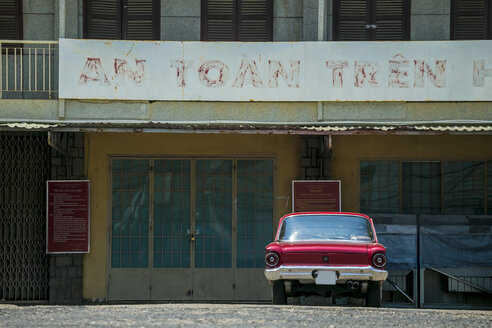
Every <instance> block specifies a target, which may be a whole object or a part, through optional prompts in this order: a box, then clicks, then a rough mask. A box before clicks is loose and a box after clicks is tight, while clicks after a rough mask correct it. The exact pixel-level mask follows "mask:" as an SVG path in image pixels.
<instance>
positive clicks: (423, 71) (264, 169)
mask: <svg viewBox="0 0 492 328" xmlns="http://www.w3.org/2000/svg"><path fill="white" fill-rule="evenodd" d="M491 38H492V4H491V3H490V2H489V1H487V0H483V1H473V2H469V1H464V0H435V1H424V0H412V1H410V0H391V1H390V0H386V1H385V0H333V1H331V0H321V1H319V0H304V1H301V0H237V1H234V0H186V1H172V0H141V1H136V0H104V1H103V0H87V1H82V0H57V1H40V0H22V1H21V0H3V1H0V42H1V49H2V51H1V53H0V58H1V65H0V73H1V74H0V76H1V80H0V81H1V83H0V87H1V88H0V129H1V131H0V142H1V143H0V149H1V153H0V168H1V172H0V175H1V177H0V181H2V182H1V192H0V197H1V199H0V210H1V212H0V213H1V214H0V215H1V216H0V220H1V221H0V243H1V244H2V248H1V249H0V251H1V253H0V263H1V264H0V268H1V277H0V293H1V295H0V299H4V300H6V301H12V302H19V301H30V302H34V301H43V302H51V303H74V302H75V303H76V302H82V301H91V302H102V301H134V300H144V301H150V300H157V301H159V300H189V301H202V300H231V301H267V300H269V299H271V294H270V293H271V291H270V287H269V285H268V283H267V281H266V279H265V278H264V276H263V269H264V247H265V246H266V245H267V244H268V243H269V242H270V241H272V240H273V233H274V231H275V230H276V224H277V223H278V220H279V218H280V217H281V216H282V215H284V214H286V213H289V212H290V211H292V205H291V204H292V190H291V186H292V180H340V181H341V185H342V187H341V203H342V205H341V206H342V210H343V211H353V212H362V213H366V214H369V215H371V216H372V217H373V218H374V220H375V224H376V230H377V231H378V234H379V236H380V239H381V241H383V243H385V244H386V246H388V256H389V260H388V261H389V267H388V268H389V270H390V280H391V281H392V282H393V283H394V284H391V283H386V284H385V286H384V296H383V301H386V302H394V303H399V304H405V305H408V306H437V305H439V306H441V305H445V306H451V305H452V306H456V305H466V306H473V305H477V306H490V304H492V298H491V294H490V291H491V290H492V286H491V285H492V278H491V276H492V264H491V262H490V260H489V259H490V255H492V254H491V252H492V251H491V249H492V247H491V246H492V241H491V240H492V238H490V237H491V234H492V231H491V227H492V216H491V215H492V163H491V159H492V147H491V145H492V107H491V106H492V105H491V104H492V103H491V101H492V99H491V98H490V96H488V95H489V94H492V73H491V69H492V60H491V58H490V55H488V53H489V52H490V51H489V50H490V49H491V47H492V45H491V42H492V41H489V40H490V39H491ZM120 40H122V41H120ZM142 40H144V41H150V42H140V41H142ZM463 40H466V41H467V42H466V43H462V42H463ZM152 41H159V42H152ZM160 41H163V42H160ZM166 41H173V42H166ZM182 41H186V42H182ZM188 41H189V42H188ZM215 41H228V42H232V43H220V44H218V43H215ZM341 41H347V42H349V43H341ZM368 41H394V42H368ZM416 41H425V42H416ZM214 47H216V48H217V49H218V50H216V51H215V52H214V50H213V48H214ZM344 47H345V48H346V49H348V50H343V48H344ZM122 49H124V50H125V51H122ZM132 49H133V50H132ZM235 49H239V50H235ZM439 49H444V50H442V51H441V50H439ZM400 50H401V52H398V51H400ZM131 51H133V53H134V54H135V55H132V54H131ZM487 51H488V52H487ZM174 52H175V53H177V54H178V57H172V54H174ZM258 54H259V55H262V54H265V56H264V57H261V56H259V55H258ZM327 54H337V56H338V57H332V58H329V56H327ZM409 54H410V55H409ZM460 54H463V55H460ZM78 56H79V57H80V58H83V60H82V61H80V58H79V57H78ZM132 56H133V57H132ZM142 56H146V57H145V58H147V59H146V61H145V62H142V61H141V60H142V58H143V57H142ZM152 56H154V57H155V58H157V59H155V60H154V59H151V58H154V57H152ZM159 56H160V57H159ZM169 56H170V57H169ZM179 56H182V57H179ZM187 56H188V57H187ZM214 56H216V57H217V58H219V59H220V60H218V61H219V62H218V61H214V62H213V63H212V60H215V59H217V58H215V57H214ZM295 56H299V58H301V59H299V60H298V58H297V57H295ZM446 56H449V59H446V58H448V57H446ZM453 56H462V57H459V58H469V61H466V60H462V59H458V60H457V61H454V60H455V59H454V58H455V57H453ZM108 58H109V60H108ZM159 58H161V59H162V61H161V63H159V60H158V59H159ZM221 58H222V59H221ZM245 58H246V59H245ZM248 58H263V59H258V60H256V59H255V60H256V61H255V60H253V61H248V60H249V59H248ZM443 58H444V59H443ZM456 58H458V57H456ZM277 59H278V60H277ZM318 59H319V60H321V63H322V64H323V65H322V67H318V66H313V67H314V68H312V69H310V70H306V71H304V70H303V69H304V66H303V65H304V64H305V63H314V62H315V61H316V60H318ZM342 59H344V60H346V61H347V63H346V66H344V65H345V64H344V60H342ZM98 60H99V61H98ZM139 60H140V61H139ZM188 60H189V61H191V62H192V64H190V66H188V62H189V61H188ZM261 60H263V62H262V61H261ZM377 60H381V61H382V63H381V64H377V65H376V64H374V61H377ZM229 61H230V62H231V63H233V64H230V63H229ZM253 63H254V64H253ZM368 63H369V64H368ZM395 63H398V64H395ZM256 64H258V67H256V66H255V65H256ZM400 64H401V65H407V66H404V67H406V68H407V69H406V70H405V69H402V70H401V71H398V69H396V71H397V72H399V73H395V69H394V67H395V66H391V65H400ZM207 65H208V66H207ZM275 65H277V66H275ZM282 65H283V66H282ZM337 65H338V66H337ZM340 65H342V66H340ZM378 65H380V66H381V67H383V68H382V70H384V69H385V68H387V67H389V73H386V74H387V77H386V78H385V79H383V80H377V78H376V76H378V75H377V72H379V70H380V68H381V67H380V66H378ZM143 67H145V69H144V68H143ZM272 67H273V68H272ZM375 67H376V68H375ZM398 67H401V66H398ZM321 69H324V70H326V71H325V72H324V74H325V75H324V77H325V78H326V79H327V80H323V79H322V78H321V77H319V76H318V75H319V74H318V71H319V70H321ZM344 70H346V71H344ZM161 71H163V72H173V73H174V75H173V76H172V79H171V78H169V81H171V82H172V83H174V86H173V88H175V89H176V90H174V89H172V87H171V86H172V85H171V84H170V83H171V82H169V83H168V80H166V79H165V78H164V75H163V74H161V73H160V72H161ZM143 72H145V74H146V75H145V76H146V77H148V76H149V75H150V78H151V79H156V80H151V82H152V83H150V82H149V83H148V84H145V85H144V87H142V84H139V83H141V82H142V81H143V76H144V75H143V74H144V73H143ZM186 72H188V73H186ZM272 72H273V73H272ZM296 72H298V75H296V74H297V73H296ZM344 72H345V73H344ZM347 72H348V73H347ZM392 72H393V73H392ZM226 73H227V74H228V75H227V78H228V79H226V77H225V76H226ZM257 73H258V74H259V75H258V76H261V78H258V79H256V78H255V76H256V75H255V74H257ZM338 73H339V74H338ZM185 74H188V75H185ZM275 74H276V75H275ZM337 74H338V75H337ZM379 74H381V73H379ZM391 74H393V75H391ZM395 74H396V75H395ZM399 75H401V76H399ZM185 76H186V78H185ZM272 76H273V77H275V76H276V80H275V79H274V78H272ZM267 77H269V78H267ZM120 78H121V79H122V80H118V79H120ZM161 78H162V81H163V82H162V81H161ZM166 78H167V77H166ZM118 81H119V82H118ZM155 81H157V83H153V82H155ZM357 81H359V82H360V83H362V85H360V86H358V85H357ZM381 81H383V82H381ZM160 82H162V83H163V85H164V86H165V87H163V88H159V83H160ZM118 83H120V84H118ZM207 83H209V84H211V85H208V86H206V85H205V84H207ZM236 83H237V85H240V84H241V83H246V84H249V85H247V86H246V87H244V88H242V87H236V86H235V84H236ZM255 83H257V84H258V85H256V84H255ZM343 83H345V84H346V85H345V89H343V88H342V86H343ZM374 83H379V85H378V86H375V85H374ZM260 84H261V85H262V87H264V88H263V89H262V88H260V87H259V85H260ZM325 84H327V86H326V88H325V89H322V88H321V87H325ZM395 85H396V86H395ZM241 86H242V84H241ZM305 86H308V87H305ZM406 87H408V90H409V91H408V92H406V91H405V90H407V89H405V88H406ZM207 88H208V89H207ZM303 88H304V89H303ZM319 88H321V89H319ZM403 89H405V90H403ZM169 90H174V91H169ZM203 90H209V91H203ZM210 90H211V91H210ZM258 90H260V91H258ZM320 90H321V91H320ZM323 90H326V91H323ZM402 90H403V91H402ZM168 92H169V94H168ZM72 179H73V180H89V181H90V252H89V253H87V254H57V255H54V254H50V255H47V254H46V248H45V245H46V235H45V228H46V181H47V180H72Z"/></svg>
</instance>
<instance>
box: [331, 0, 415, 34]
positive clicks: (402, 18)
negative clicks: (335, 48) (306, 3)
mask: <svg viewBox="0 0 492 328" xmlns="http://www.w3.org/2000/svg"><path fill="white" fill-rule="evenodd" d="M409 16H410V0H334V20H333V24H334V26H333V30H334V39H335V40H338V41H363V40H381V41H383V40H409V39H410V19H409Z"/></svg>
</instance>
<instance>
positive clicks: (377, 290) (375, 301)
mask: <svg viewBox="0 0 492 328" xmlns="http://www.w3.org/2000/svg"><path fill="white" fill-rule="evenodd" d="M382 296H383V286H382V285H381V284H380V283H379V282H376V283H369V286H367V295H366V306H368V307H381V298H382Z"/></svg>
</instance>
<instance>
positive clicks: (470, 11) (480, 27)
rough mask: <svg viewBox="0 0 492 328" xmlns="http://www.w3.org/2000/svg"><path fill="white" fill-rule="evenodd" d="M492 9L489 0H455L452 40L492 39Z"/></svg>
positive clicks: (453, 5)
mask: <svg viewBox="0 0 492 328" xmlns="http://www.w3.org/2000/svg"><path fill="white" fill-rule="evenodd" d="M491 7H492V6H491V5H490V4H489V1H487V0H466V1H465V0H453V2H452V6H451V17H452V18H451V19H452V22H451V39H454V40H484V39H490V38H491V37H492V32H491V25H492V24H491V22H490V15H491V13H490V12H491Z"/></svg>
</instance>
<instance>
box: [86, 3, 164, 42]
mask: <svg viewBox="0 0 492 328" xmlns="http://www.w3.org/2000/svg"><path fill="white" fill-rule="evenodd" d="M84 4H85V6H86V7H85V19H86V20H85V37H86V38H90V39H109V40H121V39H122V40H158V39H159V32H160V28H159V26H160V24H159V15H160V9H159V8H160V6H159V1H156V0H87V1H85V2H84Z"/></svg>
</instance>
